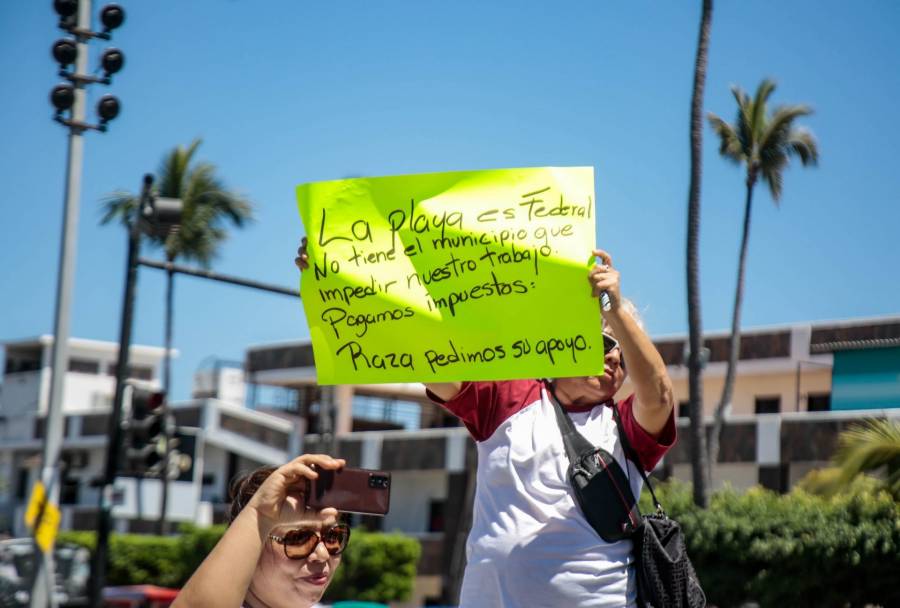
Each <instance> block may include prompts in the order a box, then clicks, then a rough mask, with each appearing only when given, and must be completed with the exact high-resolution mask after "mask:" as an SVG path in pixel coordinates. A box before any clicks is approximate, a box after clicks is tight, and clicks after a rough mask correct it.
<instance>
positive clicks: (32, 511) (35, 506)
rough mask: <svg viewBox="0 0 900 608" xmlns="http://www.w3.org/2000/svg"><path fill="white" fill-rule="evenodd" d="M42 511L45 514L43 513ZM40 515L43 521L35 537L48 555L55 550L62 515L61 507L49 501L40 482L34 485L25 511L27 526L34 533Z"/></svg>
mask: <svg viewBox="0 0 900 608" xmlns="http://www.w3.org/2000/svg"><path fill="white" fill-rule="evenodd" d="M42 510H43V513H41V511H42ZM38 515H40V518H41V521H40V523H39V524H38V527H37V531H36V532H35V534H34V536H35V538H36V539H37V544H38V546H39V547H40V548H41V551H43V552H44V553H47V552H48V551H50V550H51V549H52V548H53V543H54V541H55V540H56V533H57V532H59V519H60V513H59V507H57V506H56V505H55V504H53V503H52V502H49V501H48V500H47V491H46V489H45V488H44V484H43V483H41V482H40V481H38V482H36V483H35V484H34V488H33V489H32V491H31V498H30V499H29V500H28V507H27V509H26V510H25V525H26V526H28V527H29V528H30V529H31V530H32V531H34V525H35V523H36V522H37V519H38Z"/></svg>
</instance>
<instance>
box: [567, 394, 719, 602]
mask: <svg viewBox="0 0 900 608" xmlns="http://www.w3.org/2000/svg"><path fill="white" fill-rule="evenodd" d="M550 393H551V395H552V401H553V407H554V410H555V411H556V422H557V424H558V426H559V430H560V432H561V433H562V438H563V445H564V446H565V448H566V456H567V457H568V458H569V471H568V477H569V482H570V483H571V484H572V490H573V493H574V494H575V502H577V503H578V507H579V508H580V509H581V512H582V513H583V514H584V517H585V519H587V521H588V523H589V524H590V525H591V527H592V528H593V529H594V530H595V531H596V532H597V534H599V535H600V538H602V539H603V540H605V541H606V542H616V541H620V540H625V539H631V540H632V545H633V547H634V549H633V550H634V561H635V572H636V574H637V589H638V602H639V604H640V605H641V606H643V607H644V608H704V607H705V606H706V595H705V594H704V593H703V589H702V588H701V587H700V581H699V580H698V579H697V573H696V572H695V571H694V566H693V565H692V564H691V560H690V558H688V554H687V547H686V546H685V542H684V535H683V533H682V531H681V526H679V525H678V522H676V521H675V520H674V519H671V518H670V517H668V516H667V515H666V513H665V511H664V510H663V508H662V505H661V504H660V502H659V501H658V500H657V499H656V494H655V493H654V491H653V485H652V484H651V483H650V480H649V479H648V478H647V474H646V473H645V472H644V467H643V466H641V465H640V460H639V459H638V458H637V455H636V454H635V452H634V450H633V449H632V447H631V444H630V443H629V441H628V437H627V436H626V435H625V431H624V429H623V428H622V421H621V420H620V419H619V411H618V408H617V407H616V405H615V404H613V406H612V409H613V418H614V419H615V421H616V427H617V428H618V430H619V441H621V442H622V448H623V450H624V452H625V457H626V458H627V459H628V460H631V461H632V462H634V463H635V464H636V465H637V469H638V472H639V473H640V474H641V478H642V479H643V480H644V483H645V484H646V485H647V489H649V490H650V496H652V497H653V504H654V505H655V506H656V513H655V514H652V515H643V516H642V515H641V514H640V511H639V509H638V505H637V500H635V497H634V493H633V492H632V491H631V485H630V484H629V482H628V476H627V474H626V473H625V471H623V470H622V467H621V465H619V462H618V461H617V460H616V459H615V457H614V456H613V455H612V454H610V453H609V452H607V451H606V450H604V449H603V448H599V447H594V446H593V445H592V444H591V443H590V442H589V441H588V440H587V439H585V438H584V436H583V435H582V434H581V433H579V432H578V430H577V429H576V428H575V425H574V424H573V423H572V419H571V418H569V415H568V414H567V413H566V411H565V409H563V407H562V406H561V405H560V404H559V401H558V400H557V399H556V395H554V394H553V391H552V389H551V391H550Z"/></svg>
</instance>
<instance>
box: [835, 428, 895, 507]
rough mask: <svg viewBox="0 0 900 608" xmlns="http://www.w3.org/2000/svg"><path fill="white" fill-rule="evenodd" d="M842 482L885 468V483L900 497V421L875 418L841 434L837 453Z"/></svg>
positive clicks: (845, 482)
mask: <svg viewBox="0 0 900 608" xmlns="http://www.w3.org/2000/svg"><path fill="white" fill-rule="evenodd" d="M834 463H835V465H836V466H838V467H839V470H840V474H839V475H838V482H839V483H841V484H844V485H846V484H849V483H850V482H851V481H852V480H853V479H854V478H855V477H856V476H857V475H859V474H860V473H866V472H870V471H878V470H880V469H882V468H883V469H885V486H886V487H887V489H888V490H889V491H890V492H891V493H892V494H893V495H894V496H897V497H900V420H896V419H881V420H879V419H872V420H868V421H866V422H863V423H860V424H857V425H854V426H852V427H851V428H849V429H847V430H846V431H844V432H843V433H841V438H840V447H838V451H837V453H836V454H835V455H834Z"/></svg>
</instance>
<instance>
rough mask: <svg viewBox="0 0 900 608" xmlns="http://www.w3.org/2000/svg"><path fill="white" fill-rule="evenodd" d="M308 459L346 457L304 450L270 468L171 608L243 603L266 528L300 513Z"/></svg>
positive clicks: (329, 461) (335, 465)
mask: <svg viewBox="0 0 900 608" xmlns="http://www.w3.org/2000/svg"><path fill="white" fill-rule="evenodd" d="M312 465H315V466H316V467H319V468H322V469H339V468H341V467H342V466H344V461H343V460H339V459H335V458H332V457H331V456H326V455H324V454H304V455H303V456H300V457H298V458H295V459H294V460H292V461H291V462H289V463H287V464H286V465H284V466H282V467H279V468H278V469H276V470H275V471H274V472H272V474H271V475H269V477H268V478H267V479H266V481H265V482H264V483H263V484H262V485H261V486H260V487H259V489H258V490H257V491H256V493H255V494H254V495H253V498H251V499H250V501H249V502H248V503H247V505H246V506H245V507H244V508H243V509H241V511H240V513H239V514H238V516H237V517H236V518H235V519H234V521H233V522H232V523H231V526H229V528H228V530H226V532H225V534H224V535H223V536H222V538H221V539H220V540H219V542H218V543H216V546H215V547H214V548H213V550H212V551H211V552H210V554H209V555H208V556H206V559H204V560H203V563H202V564H200V567H199V568H197V570H196V571H195V572H194V574H193V575H191V578H190V579H189V580H188V582H187V583H186V584H185V586H184V588H183V589H182V590H181V592H180V593H179V594H178V597H177V598H176V600H175V602H174V603H173V604H172V606H173V608H186V607H190V608H197V607H199V608H204V607H207V606H208V607H210V608H213V607H218V606H229V607H232V606H240V605H241V603H242V602H243V601H244V597H245V595H246V594H247V589H248V588H249V586H250V581H251V580H252V578H253V574H254V572H255V571H256V565H257V562H258V561H259V557H260V555H261V554H262V550H263V548H264V547H265V543H266V542H267V539H268V536H269V533H270V531H271V530H272V529H273V528H274V527H275V526H276V525H278V523H279V522H280V521H284V520H289V519H291V518H295V519H296V518H297V517H301V516H302V515H303V513H304V511H305V508H306V505H305V500H304V498H303V496H302V494H301V493H300V492H299V491H298V488H299V484H298V482H300V481H302V480H303V479H315V478H316V477H318V473H316V471H315V470H314V468H313V466H312ZM332 511H333V509H332ZM335 515H336V512H335Z"/></svg>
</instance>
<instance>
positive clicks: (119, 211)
mask: <svg viewBox="0 0 900 608" xmlns="http://www.w3.org/2000/svg"><path fill="white" fill-rule="evenodd" d="M100 202H101V205H102V206H101V208H100V213H101V214H102V215H101V217H100V224H101V225H104V226H105V225H106V224H108V223H110V222H111V221H113V220H118V221H119V223H121V224H122V225H123V226H127V225H128V220H129V219H130V218H131V216H132V215H133V214H134V210H135V209H136V208H137V206H138V197H136V196H135V195H133V194H131V193H130V192H127V191H125V190H116V191H115V192H111V193H110V194H108V195H106V196H104V197H103V198H102V199H101V201H100Z"/></svg>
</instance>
